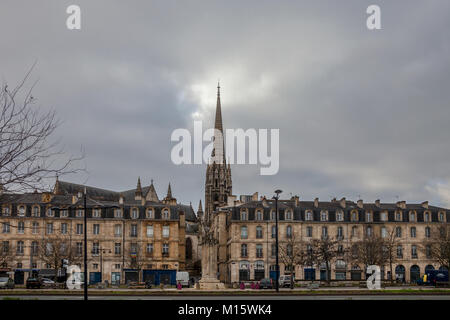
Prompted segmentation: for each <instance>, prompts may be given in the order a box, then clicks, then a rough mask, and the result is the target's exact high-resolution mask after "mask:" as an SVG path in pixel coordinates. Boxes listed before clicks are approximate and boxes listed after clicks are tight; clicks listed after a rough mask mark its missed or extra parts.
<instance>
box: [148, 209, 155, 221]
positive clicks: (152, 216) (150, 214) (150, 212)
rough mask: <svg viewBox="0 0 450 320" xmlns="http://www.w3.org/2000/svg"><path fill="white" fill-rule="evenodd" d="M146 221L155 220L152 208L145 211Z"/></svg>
mask: <svg viewBox="0 0 450 320" xmlns="http://www.w3.org/2000/svg"><path fill="white" fill-rule="evenodd" d="M147 219H155V211H154V210H153V208H148V209H147Z"/></svg>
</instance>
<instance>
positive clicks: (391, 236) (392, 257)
mask: <svg viewBox="0 0 450 320" xmlns="http://www.w3.org/2000/svg"><path fill="white" fill-rule="evenodd" d="M383 242H384V243H383V246H384V247H383V248H384V250H383V252H384V259H383V260H384V261H385V262H386V263H388V264H389V270H390V273H391V277H390V281H391V284H392V283H393V282H394V273H393V268H394V264H395V263H396V262H397V246H398V244H399V243H400V239H399V238H398V237H397V234H396V231H395V228H394V227H392V229H391V230H388V231H387V234H386V237H385V238H384V241H383Z"/></svg>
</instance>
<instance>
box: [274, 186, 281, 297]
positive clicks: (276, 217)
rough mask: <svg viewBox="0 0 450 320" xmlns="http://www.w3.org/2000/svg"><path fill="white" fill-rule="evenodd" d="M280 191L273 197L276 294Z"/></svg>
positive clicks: (278, 267) (278, 268)
mask: <svg viewBox="0 0 450 320" xmlns="http://www.w3.org/2000/svg"><path fill="white" fill-rule="evenodd" d="M281 192H282V191H281V190H279V189H278V190H275V194H276V196H273V198H274V199H275V259H276V260H275V273H276V276H275V280H276V281H275V289H276V291H277V292H279V291H280V286H279V283H278V282H279V278H280V264H279V262H278V199H279V198H280V193H281Z"/></svg>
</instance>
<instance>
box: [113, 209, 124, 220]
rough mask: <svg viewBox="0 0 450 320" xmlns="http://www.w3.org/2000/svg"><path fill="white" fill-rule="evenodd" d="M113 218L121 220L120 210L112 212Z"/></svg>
mask: <svg viewBox="0 0 450 320" xmlns="http://www.w3.org/2000/svg"><path fill="white" fill-rule="evenodd" d="M114 218H122V209H120V208H117V209H115V210H114Z"/></svg>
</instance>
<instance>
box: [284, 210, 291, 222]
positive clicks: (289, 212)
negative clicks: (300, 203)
mask: <svg viewBox="0 0 450 320" xmlns="http://www.w3.org/2000/svg"><path fill="white" fill-rule="evenodd" d="M285 220H292V210H287V211H286V216H285Z"/></svg>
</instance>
